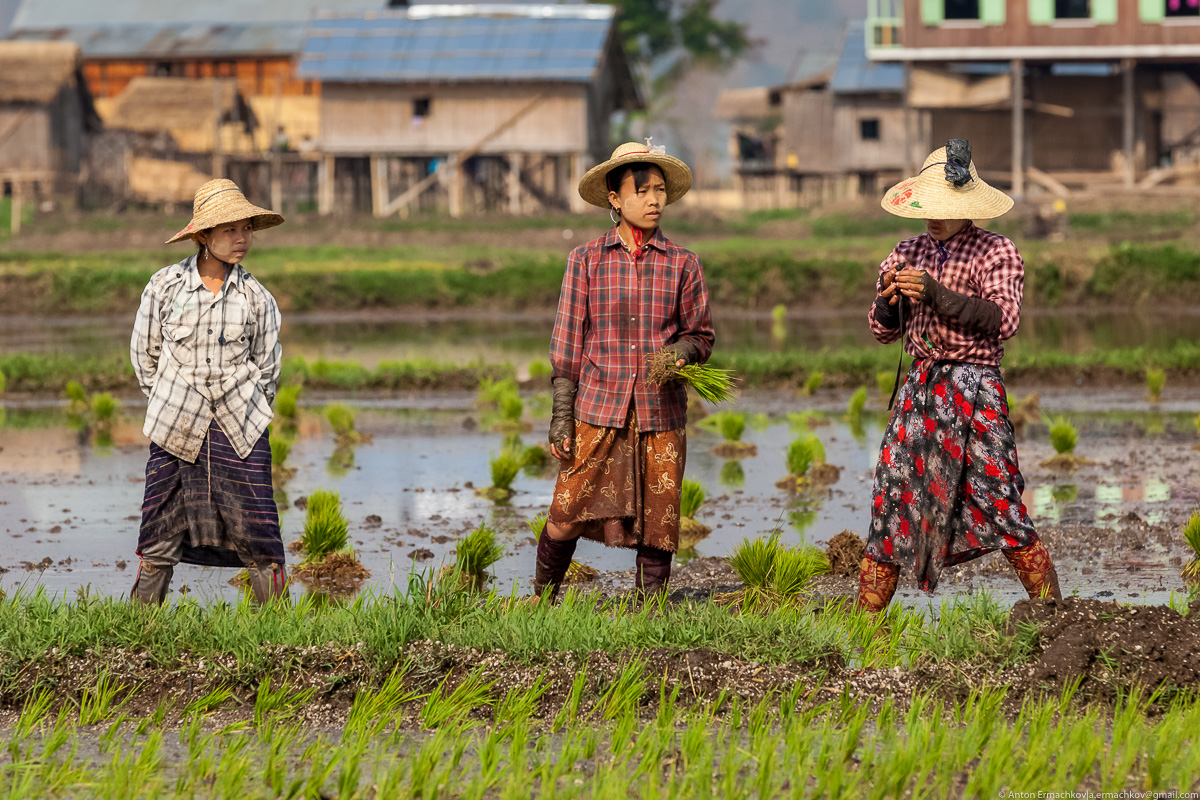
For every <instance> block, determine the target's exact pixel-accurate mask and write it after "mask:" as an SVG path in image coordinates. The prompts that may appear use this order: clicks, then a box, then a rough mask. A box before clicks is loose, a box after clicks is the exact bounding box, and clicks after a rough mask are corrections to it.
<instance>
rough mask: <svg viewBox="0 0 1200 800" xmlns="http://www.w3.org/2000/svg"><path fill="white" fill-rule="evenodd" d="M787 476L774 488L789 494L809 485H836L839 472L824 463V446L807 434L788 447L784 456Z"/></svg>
mask: <svg viewBox="0 0 1200 800" xmlns="http://www.w3.org/2000/svg"><path fill="white" fill-rule="evenodd" d="M785 461H786V462H787V468H788V475H787V477H785V478H783V479H782V480H780V481H778V482H776V484H775V485H776V486H778V487H779V488H781V489H787V490H788V491H790V492H795V491H799V490H801V489H803V488H805V487H808V486H810V485H814V484H815V485H826V484H831V483H837V480H838V478H840V477H841V470H840V469H839V468H837V467H835V466H833V465H832V464H827V463H825V445H824V444H823V443H822V442H821V440H820V439H819V438H817V436H815V435H814V434H811V433H808V434H803V435H801V436H797V437H796V438H795V439H793V440H792V443H791V444H790V445H788V449H787V453H786V456H785Z"/></svg>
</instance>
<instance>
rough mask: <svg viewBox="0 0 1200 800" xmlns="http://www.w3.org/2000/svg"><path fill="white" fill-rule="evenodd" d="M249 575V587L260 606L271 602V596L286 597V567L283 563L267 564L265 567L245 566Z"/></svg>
mask: <svg viewBox="0 0 1200 800" xmlns="http://www.w3.org/2000/svg"><path fill="white" fill-rule="evenodd" d="M246 573H247V574H248V575H249V576H250V589H251V591H253V592H254V599H255V601H256V602H257V603H258V604H259V605H260V606H265V605H266V604H267V603H269V602H271V598H273V597H284V598H286V597H288V596H289V595H288V580H287V569H286V568H285V567H284V566H283V564H267V565H266V566H265V567H246Z"/></svg>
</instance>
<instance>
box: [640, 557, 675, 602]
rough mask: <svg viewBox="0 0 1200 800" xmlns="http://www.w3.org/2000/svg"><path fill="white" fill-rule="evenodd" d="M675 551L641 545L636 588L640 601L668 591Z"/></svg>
mask: <svg viewBox="0 0 1200 800" xmlns="http://www.w3.org/2000/svg"><path fill="white" fill-rule="evenodd" d="M673 556H674V553H671V552H670V551H668V550H659V549H658V548H657V547H647V546H646V545H639V546H638V549H637V573H636V577H635V578H634V588H635V593H636V596H637V599H638V602H641V603H644V602H646V600H647V599H649V598H651V597H653V596H655V595H657V594H660V593H663V592H666V590H667V581H669V580H670V579H671V558H672V557H673Z"/></svg>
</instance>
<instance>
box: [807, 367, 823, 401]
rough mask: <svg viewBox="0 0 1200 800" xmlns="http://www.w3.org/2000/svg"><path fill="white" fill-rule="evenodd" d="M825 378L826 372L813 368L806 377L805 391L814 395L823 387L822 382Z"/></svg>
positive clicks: (810, 395) (809, 394)
mask: <svg viewBox="0 0 1200 800" xmlns="http://www.w3.org/2000/svg"><path fill="white" fill-rule="evenodd" d="M824 380H825V373H824V372H820V371H819V370H813V371H812V372H810V373H808V377H807V378H805V379H804V389H803V392H804V393H805V394H806V395H808V396H809V397H812V396H813V395H814V394H816V393H817V390H818V389H820V388H821V383H822V382H823V381H824Z"/></svg>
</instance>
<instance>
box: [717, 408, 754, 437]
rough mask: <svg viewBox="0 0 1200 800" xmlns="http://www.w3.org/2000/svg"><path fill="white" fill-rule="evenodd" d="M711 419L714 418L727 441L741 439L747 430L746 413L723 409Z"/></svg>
mask: <svg viewBox="0 0 1200 800" xmlns="http://www.w3.org/2000/svg"><path fill="white" fill-rule="evenodd" d="M710 419H712V420H714V422H715V424H716V428H717V430H718V431H719V432H720V434H721V437H722V438H724V439H725V441H727V442H737V441H741V438H742V434H743V433H745V431H746V415H745V414H743V413H738V412H734V411H722V412H720V413H719V414H714V415H713V416H712V417H710Z"/></svg>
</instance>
